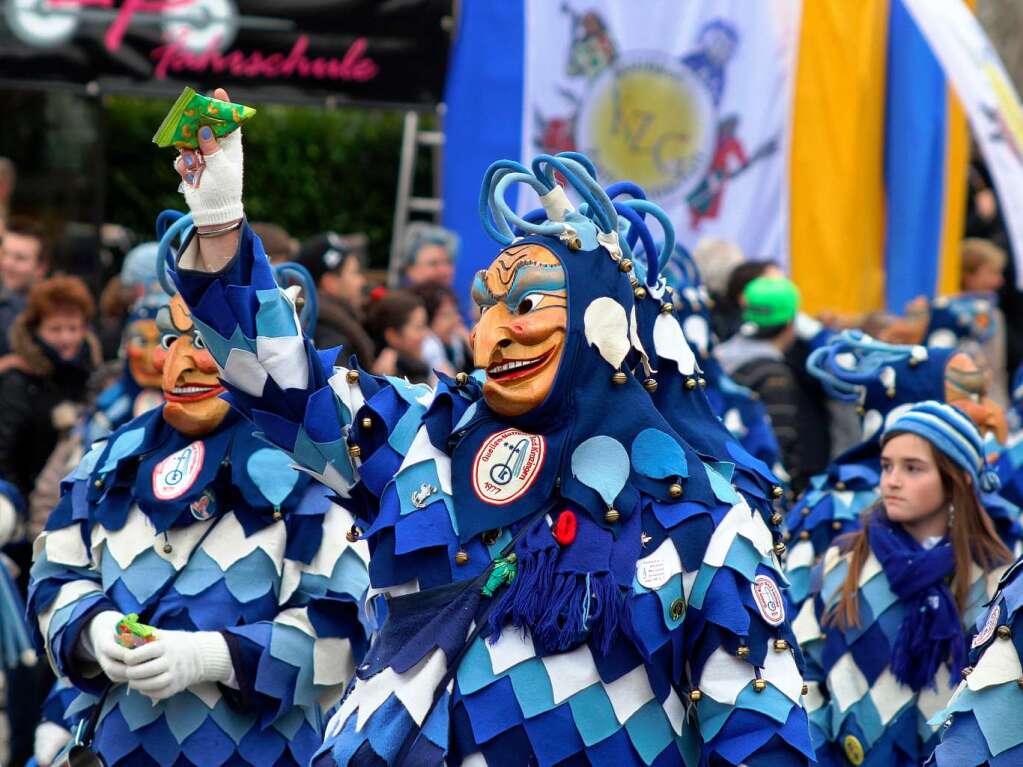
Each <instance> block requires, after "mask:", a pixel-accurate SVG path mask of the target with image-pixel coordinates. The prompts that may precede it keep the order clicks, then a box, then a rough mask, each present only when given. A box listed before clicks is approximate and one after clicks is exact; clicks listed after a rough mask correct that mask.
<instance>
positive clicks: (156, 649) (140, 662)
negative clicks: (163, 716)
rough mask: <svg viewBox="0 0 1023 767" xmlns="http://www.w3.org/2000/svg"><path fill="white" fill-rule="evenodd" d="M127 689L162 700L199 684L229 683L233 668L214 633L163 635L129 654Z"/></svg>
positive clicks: (222, 642) (221, 640)
mask: <svg viewBox="0 0 1023 767" xmlns="http://www.w3.org/2000/svg"><path fill="white" fill-rule="evenodd" d="M126 661H127V663H128V671H127V676H128V687H129V688H131V689H132V690H138V691H139V692H141V693H142V694H143V695H147V696H148V697H150V698H152V699H153V700H165V699H166V698H170V697H172V696H174V695H177V694H178V693H179V692H181V691H182V690H185V689H187V688H189V687H191V686H192V685H195V684H199V683H200V682H229V681H230V680H231V679H232V678H233V677H234V666H233V665H232V664H231V654H230V652H228V649H227V642H226V641H225V640H224V637H223V635H222V634H220V633H219V632H217V631H165V630H163V629H158V630H157V632H156V641H155V642H150V643H148V644H145V645H143V646H142V647H137V648H135V649H134V650H129V651H128V653H127V658H126Z"/></svg>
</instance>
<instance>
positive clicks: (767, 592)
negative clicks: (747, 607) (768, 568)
mask: <svg viewBox="0 0 1023 767" xmlns="http://www.w3.org/2000/svg"><path fill="white" fill-rule="evenodd" d="M750 590H751V591H752V592H753V601H754V602H756V603H757V609H758V610H759V611H760V616H761V617H762V618H763V619H764V620H765V621H767V622H768V623H770V624H771V625H772V626H778V625H780V624H781V623H782V621H784V620H785V602H784V601H782V598H781V591H780V590H779V589H778V584H777V583H775V582H774V581H773V580H772V579H771V578H769V577H768V576H766V575H758V576H757V577H756V578H754V579H753V583H751V584H750Z"/></svg>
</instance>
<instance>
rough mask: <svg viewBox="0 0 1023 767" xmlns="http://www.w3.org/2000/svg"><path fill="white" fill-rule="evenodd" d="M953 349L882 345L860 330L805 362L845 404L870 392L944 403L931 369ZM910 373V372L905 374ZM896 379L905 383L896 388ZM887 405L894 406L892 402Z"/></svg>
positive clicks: (938, 376)
mask: <svg viewBox="0 0 1023 767" xmlns="http://www.w3.org/2000/svg"><path fill="white" fill-rule="evenodd" d="M951 353H952V350H936V349H929V348H927V347H925V346H906V345H897V344H889V343H884V342H882V341H878V340H876V339H874V338H872V337H871V336H868V335H867V334H866V333H864V332H863V331H861V330H846V331H843V332H842V333H840V334H838V335H837V336H835V337H834V338H832V339H831V340H830V341H829V342H828V344H827V345H825V346H822V347H821V348H819V349H816V350H814V351H813V352H812V353H811V354H810V356H809V357H808V358H807V362H806V369H807V372H809V373H810V375H812V376H814V377H815V378H817V379H819V380H820V381H821V383H822V385H823V386H824V389H825V390H826V391H827V392H828V394H829V395H830V396H832V397H834V398H835V399H839V400H842V401H844V402H858V403H860V404H863V403H864V401H865V400H866V399H867V398H868V397H869V396H870V394H871V392H872V391H875V390H880V391H883V393H884V396H885V397H886V398H887V399H888V400H890V401H892V400H895V397H896V394H897V393H898V394H899V395H900V396H899V401H900V402H902V401H907V402H915V401H918V400H922V399H940V400H944V396H943V394H942V391H943V390H942V387H943V386H944V383H943V376H942V374H941V372H939V371H937V370H935V369H934V368H933V365H934V364H937V365H940V366H941V370H944V364H945V362H946V361H947V359H948V357H949V356H950V355H951ZM913 369H915V371H918V372H914V373H910V372H909V371H910V370H913ZM897 379H901V380H902V381H904V382H906V384H905V385H901V386H898V388H897ZM891 404H892V405H894V404H897V403H896V402H894V401H892V402H891Z"/></svg>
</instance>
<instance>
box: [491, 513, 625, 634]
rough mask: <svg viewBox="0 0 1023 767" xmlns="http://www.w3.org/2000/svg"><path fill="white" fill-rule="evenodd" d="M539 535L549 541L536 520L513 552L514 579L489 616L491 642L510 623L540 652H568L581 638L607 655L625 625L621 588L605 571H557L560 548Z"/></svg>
mask: <svg viewBox="0 0 1023 767" xmlns="http://www.w3.org/2000/svg"><path fill="white" fill-rule="evenodd" d="M542 534H546V535H547V536H548V538H549V537H550V531H549V529H548V528H547V525H546V523H544V522H542V521H541V523H540V526H539V527H538V528H537V530H534V531H530V533H529V535H527V536H526V538H525V541H524V542H523V543H522V544H520V546H519V547H518V549H517V550H516V556H517V557H518V575H517V576H516V577H515V580H514V581H512V583H511V584H510V585H509V587H508V589H507V591H505V593H504V594H503V595H500V596H499V597H498V599H499V601H498V603H497V604H496V605H495V606H494V609H493V610H491V612H490V616H489V618H488V623H489V627H490V634H491V640H490V641H492V642H496V641H497V639H498V637H499V636H500V633H501V630H502V628H503V627H504V626H505V625H506V624H508V623H510V624H511V625H512V626H514V627H515V628H518V629H521V630H523V631H525V630H528V631H529V633H530V635H531V636H532V638H533V642H534V644H535V645H536V646H537V649H538V650H539V651H540V652H543V653H551V652H564V651H566V650H569V649H571V648H572V647H574V646H575V645H577V644H579V643H580V642H581V641H583V640H584V639H585V638H586V636H587V635H592V636H593V638H594V639H595V640H596V647H597V648H598V649H599V650H600V652H602V653H604V654H606V653H608V652H609V651H610V649H611V647H612V646H613V644H614V642H615V639H616V637H617V634H618V631H619V630H621V629H623V628H626V627H627V625H628V619H627V613H626V609H625V608H626V603H625V595H624V593H623V592H622V589H621V588H620V587H619V586H618V584H617V582H616V581H615V578H614V576H613V575H612V574H611V573H609V572H606V571H605V572H592V573H580V572H559V571H558V569H557V562H558V554H559V551H560V550H559V548H558V546H557V544H556V543H554V542H553V538H551V543H552V545H546V542H545V541H542V539H541V540H539V541H538V540H537V539H538V538H541V535H542ZM530 543H533V544H534V546H530ZM536 543H540V545H539V546H535V544H536Z"/></svg>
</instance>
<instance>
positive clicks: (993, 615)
mask: <svg viewBox="0 0 1023 767" xmlns="http://www.w3.org/2000/svg"><path fill="white" fill-rule="evenodd" d="M1001 617H1002V606H1001V605H995V606H994V608H993V609H992V610H991V612H989V613H988V614H987V620H986V621H984V628H982V629H981V630H980V633H979V634H977V636H975V637H974V638H973V641H972V642H970V648H971V649H972V648H974V647H980V646H981V645H982V644H984V643H985V642H986V641H987V640H989V639H990V638H991V635H992V634H994V633H995V626H997V625H998V619H999V618H1001Z"/></svg>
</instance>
